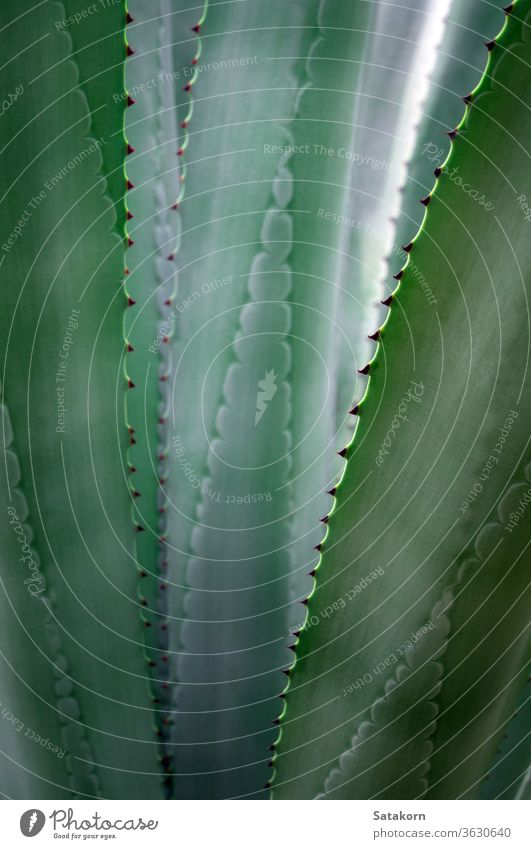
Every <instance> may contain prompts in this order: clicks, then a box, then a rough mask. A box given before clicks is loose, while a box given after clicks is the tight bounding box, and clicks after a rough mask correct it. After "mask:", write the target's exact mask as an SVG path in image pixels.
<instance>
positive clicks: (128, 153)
mask: <svg viewBox="0 0 531 849" xmlns="http://www.w3.org/2000/svg"><path fill="white" fill-rule="evenodd" d="M135 149H136V148H134V147H133V145H131V144H129V142H127V156H131V154H132V153H134V152H135Z"/></svg>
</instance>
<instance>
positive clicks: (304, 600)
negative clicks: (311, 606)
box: [301, 598, 308, 607]
mask: <svg viewBox="0 0 531 849" xmlns="http://www.w3.org/2000/svg"><path fill="white" fill-rule="evenodd" d="M301 604H304V606H305V607H308V599H307V598H303V600H302V601H301Z"/></svg>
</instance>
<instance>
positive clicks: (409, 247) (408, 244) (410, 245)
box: [402, 242, 413, 254]
mask: <svg viewBox="0 0 531 849" xmlns="http://www.w3.org/2000/svg"><path fill="white" fill-rule="evenodd" d="M412 247H413V242H408V243H407V245H404V246H403V247H402V250H403V251H405V252H406V253H407V254H408V253H409V252H410V250H411V248H412Z"/></svg>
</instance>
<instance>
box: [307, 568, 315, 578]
mask: <svg viewBox="0 0 531 849" xmlns="http://www.w3.org/2000/svg"><path fill="white" fill-rule="evenodd" d="M316 574H317V569H312V571H311V572H308V575H309V576H310V578H315V576H316Z"/></svg>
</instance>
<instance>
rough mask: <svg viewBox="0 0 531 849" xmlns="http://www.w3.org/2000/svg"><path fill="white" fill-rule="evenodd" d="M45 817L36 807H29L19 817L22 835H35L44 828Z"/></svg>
mask: <svg viewBox="0 0 531 849" xmlns="http://www.w3.org/2000/svg"><path fill="white" fill-rule="evenodd" d="M45 822H46V817H45V816H44V814H43V812H42V811H39V809H38V808H30V810H29V811H25V812H24V813H23V814H22V816H21V817H20V830H21V832H22V834H23V835H24V837H35V835H36V834H38V833H39V832H40V831H42V829H43V828H44V823H45Z"/></svg>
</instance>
